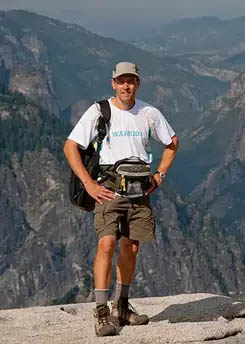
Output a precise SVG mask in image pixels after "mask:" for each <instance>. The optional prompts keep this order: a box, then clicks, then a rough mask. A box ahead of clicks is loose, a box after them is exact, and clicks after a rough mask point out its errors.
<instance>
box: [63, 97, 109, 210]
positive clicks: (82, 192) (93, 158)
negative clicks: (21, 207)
mask: <svg viewBox="0 0 245 344" xmlns="http://www.w3.org/2000/svg"><path fill="white" fill-rule="evenodd" d="M98 103H99V104H100V109H101V114H102V116H100V117H99V120H98V137H97V140H96V143H97V147H96V148H94V145H93V144H92V143H90V144H89V146H88V148H87V149H86V150H82V149H80V148H79V153H80V156H81V160H82V162H83V164H84V166H85V167H86V169H87V171H88V173H89V175H90V176H91V177H92V179H94V180H96V179H97V177H98V174H99V159H100V156H99V152H100V149H101V145H102V141H103V140H104V138H105V135H106V125H107V124H108V123H109V121H110V118H111V109H110V104H109V102H108V100H100V101H98ZM69 191H70V200H71V202H72V204H74V205H76V206H77V207H79V208H81V209H83V210H86V211H92V210H93V209H94V206H95V199H94V198H92V197H91V196H90V195H89V194H88V193H87V191H86V189H85V187H84V185H83V183H82V182H81V180H80V179H79V178H78V177H77V176H76V174H75V173H74V172H73V171H72V170H71V178H70V188H69Z"/></svg>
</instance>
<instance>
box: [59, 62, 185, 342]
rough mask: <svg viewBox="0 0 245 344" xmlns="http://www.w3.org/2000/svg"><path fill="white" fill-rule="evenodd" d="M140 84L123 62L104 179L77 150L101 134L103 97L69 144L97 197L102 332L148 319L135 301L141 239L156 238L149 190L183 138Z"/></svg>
mask: <svg viewBox="0 0 245 344" xmlns="http://www.w3.org/2000/svg"><path fill="white" fill-rule="evenodd" d="M139 87H140V74H139V69H138V67H137V66H136V65H135V64H133V63H130V62H120V63H118V64H117V65H116V66H115V68H114V70H113V72H112V88H113V89H114V91H115V96H114V97H112V98H110V99H109V104H110V108H111V120H110V126H109V128H108V130H107V135H106V137H105V139H104V140H103V144H102V148H101V151H100V173H101V177H102V180H103V183H99V182H98V181H96V180H93V179H92V178H91V177H90V175H89V174H88V172H87V170H86V168H85V167H84V165H83V163H82V161H81V158H80V154H79V151H78V147H79V145H80V146H81V147H82V149H86V148H87V147H88V145H89V143H90V142H92V141H93V140H94V139H95V138H96V136H97V134H98V131H97V122H98V118H99V116H100V109H99V108H98V106H97V104H94V105H92V106H91V107H90V108H89V109H88V110H87V111H86V112H85V113H84V115H83V116H82V118H81V119H80V120H79V122H78V124H77V125H76V126H75V128H74V129H73V131H72V132H71V134H70V136H69V138H68V139H67V141H66V143H65V146H64V152H65V155H66V157H67V160H68V162H69V164H70V166H71V168H72V169H73V171H74V172H75V173H76V175H77V176H78V177H79V178H80V180H81V181H82V182H83V184H84V185H85V187H86V190H87V192H88V193H89V194H90V195H91V196H92V197H93V198H94V199H95V200H96V205H95V211H94V213H95V216H94V226H95V231H96V234H97V237H98V250H97V254H96V258H95V262H94V283H95V300H96V309H95V310H94V319H95V332H96V334H97V336H110V335H115V334H116V333H117V329H116V328H117V327H118V326H123V325H146V324H147V323H148V322H149V318H148V316H147V315H146V314H138V313H137V311H136V310H135V309H134V308H133V307H132V306H131V305H130V303H129V301H128V295H129V287H130V284H131V282H132V279H133V274H134V269H135V264H136V255H137V253H138V250H139V244H140V242H144V241H151V240H152V239H153V238H154V230H155V226H154V218H153V215H152V210H151V206H150V200H149V195H150V194H151V193H152V192H154V191H155V190H156V189H157V188H158V187H159V186H160V185H161V184H162V182H163V179H164V178H165V177H166V173H167V171H168V169H169V168H170V167H171V165H172V163H173V161H174V158H175V155H176V152H177V149H178V139H177V137H176V135H175V133H174V131H173V129H172V128H171V126H170V125H169V124H168V122H167V121H166V119H165V118H164V116H163V115H162V113H161V112H160V111H159V110H157V109H156V108H155V107H153V106H152V105H149V104H147V103H145V102H143V101H141V100H138V99H136V92H137V90H138V88H139ZM151 138H153V139H155V140H157V141H160V142H161V143H162V144H163V145H164V147H165V148H164V151H163V154H162V158H161V161H160V163H159V166H158V169H157V171H155V173H153V174H152V173H151V171H150V164H151V162H152V155H151V152H150V150H149V141H150V139H151ZM116 240H119V255H118V261H117V266H116V272H117V282H116V288H115V296H114V302H113V304H112V310H111V311H110V309H109V307H108V305H107V301H108V291H109V288H110V283H111V270H112V257H113V254H114V250H115V247H116Z"/></svg>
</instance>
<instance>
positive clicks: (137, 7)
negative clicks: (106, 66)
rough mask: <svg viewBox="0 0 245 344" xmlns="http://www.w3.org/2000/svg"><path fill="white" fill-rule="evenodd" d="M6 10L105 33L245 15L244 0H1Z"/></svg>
mask: <svg viewBox="0 0 245 344" xmlns="http://www.w3.org/2000/svg"><path fill="white" fill-rule="evenodd" d="M7 9H28V10H33V11H37V12H39V13H43V14H47V15H50V16H54V17H56V18H59V19H61V20H66V21H73V22H77V23H79V24H81V25H83V26H85V27H86V28H88V29H90V30H92V31H94V32H99V31H100V33H102V34H103V33H106V32H107V31H108V32H111V31H113V28H115V30H116V31H123V30H124V26H123V25H125V30H126V31H127V30H129V29H130V28H129V27H128V28H127V24H130V27H131V28H132V24H133V23H135V24H138V23H140V24H143V23H152V24H153V23H154V22H155V23H159V22H163V21H170V20H172V19H176V18H183V17H197V16H218V17H220V18H229V17H240V16H245V0H233V1H231V0H124V1H122V2H121V1H117V0H0V10H7ZM117 23H118V26H120V30H118V28H117ZM103 31H104V32H103ZM111 35H112V36H113V34H111Z"/></svg>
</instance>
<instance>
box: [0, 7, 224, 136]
mask: <svg viewBox="0 0 245 344" xmlns="http://www.w3.org/2000/svg"><path fill="white" fill-rule="evenodd" d="M0 60H1V61H2V62H1V61H0V62H1V66H2V67H1V68H0V81H1V80H3V81H2V87H4V88H5V89H6V88H8V89H10V90H12V91H17V92H20V93H22V94H24V95H25V96H26V97H27V98H28V99H29V100H31V101H33V102H35V103H36V104H38V105H40V106H41V107H42V108H44V109H47V110H48V111H49V112H52V113H54V114H56V116H59V115H61V117H62V118H66V119H71V120H72V121H73V122H75V121H76V119H77V118H78V117H79V116H80V114H81V113H80V111H81V110H84V109H85V108H86V107H87V106H88V105H89V104H91V103H92V102H94V101H95V100H98V99H100V98H104V97H109V96H110V95H111V94H112V89H111V85H110V79H111V70H112V68H113V67H114V65H115V64H116V63H118V62H119V61H123V60H124V61H135V62H136V63H137V64H138V65H139V66H140V70H141V74H142V87H141V89H140V90H139V98H143V99H144V100H145V101H148V102H149V103H152V104H154V105H156V106H157V107H159V108H160V110H162V111H163V112H164V113H166V115H167V116H169V120H170V121H171V123H173V125H174V126H175V128H176V130H178V131H182V130H183V129H185V127H186V125H188V123H192V122H193V121H194V120H196V118H197V117H198V116H199V115H200V113H201V112H202V111H203V109H206V107H207V106H208V103H209V102H210V101H211V100H212V99H214V98H215V97H216V96H217V95H220V94H223V93H224V92H225V90H226V89H227V87H228V86H229V84H228V82H227V80H218V79H217V78H214V77H213V76H210V75H208V76H207V75H205V76H203V75H200V74H198V73H197V72H196V71H195V70H193V68H192V67H191V63H190V61H189V60H187V59H184V60H183V59H182V58H181V59H179V58H159V57H156V56H154V55H153V54H151V53H148V52H145V51H143V50H141V49H138V48H136V47H133V46H131V45H129V44H127V43H124V42H120V41H117V40H114V39H110V38H103V37H101V36H98V35H95V34H93V33H91V32H89V31H87V30H86V29H84V28H82V27H80V26H78V25H75V24H66V23H62V22H60V21H58V20H54V19H52V18H48V17H45V16H40V15H37V14H34V13H30V12H26V11H20V10H18V11H15V10H14V11H7V12H0ZM1 76H2V77H1ZM81 104H82V107H81V106H80V105H81Z"/></svg>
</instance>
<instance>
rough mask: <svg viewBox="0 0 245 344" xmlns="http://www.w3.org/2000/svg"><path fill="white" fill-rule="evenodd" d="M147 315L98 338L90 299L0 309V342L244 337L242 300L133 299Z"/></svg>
mask: <svg viewBox="0 0 245 344" xmlns="http://www.w3.org/2000/svg"><path fill="white" fill-rule="evenodd" d="M132 304H133V306H135V307H136V308H137V310H138V311H139V312H140V313H141V312H145V313H146V314H148V315H149V316H150V323H149V324H148V325H146V326H138V327H137V326H134V327H133V326H132V327H124V328H120V329H118V336H115V337H108V338H106V337H105V338H97V337H96V336H95V333H94V327H93V316H92V309H93V307H94V303H82V304H73V305H64V306H52V307H31V308H24V309H12V310H1V311H0V333H1V343H2V344H17V343H18V344H19V343H22V344H29V343H32V344H44V343H45V344H46V343H49V344H61V343H62V344H63V343H68V342H69V343H70V344H78V343H83V344H87V343H89V344H93V343H98V342H99V343H103V344H106V343H112V344H114V343H125V344H131V343H134V344H150V343H154V344H160V343H161V344H164V343H185V344H187V343H196V344H200V343H202V342H204V341H207V340H208V341H209V342H210V343H221V344H233V343H244V341H245V335H244V334H243V331H244V330H245V319H244V318H242V316H243V315H244V314H245V303H244V302H232V300H231V299H230V298H228V297H224V296H218V295H213V294H182V295H176V296H168V297H153V298H144V299H133V300H132Z"/></svg>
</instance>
